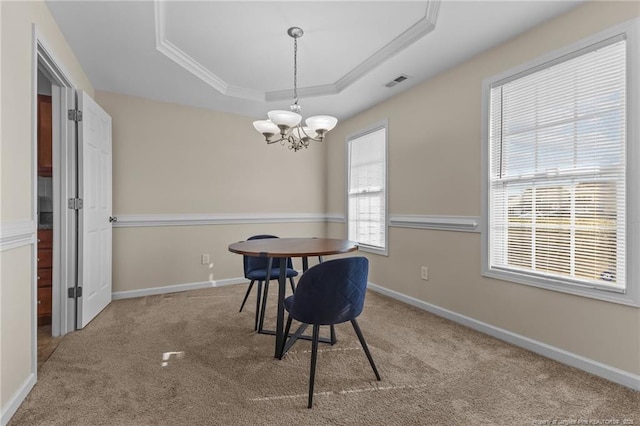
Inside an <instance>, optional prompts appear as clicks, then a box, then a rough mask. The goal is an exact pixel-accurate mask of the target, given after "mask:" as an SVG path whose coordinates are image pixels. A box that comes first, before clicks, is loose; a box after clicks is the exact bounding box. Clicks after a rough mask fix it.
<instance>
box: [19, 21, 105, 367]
mask: <svg viewBox="0 0 640 426" xmlns="http://www.w3.org/2000/svg"><path fill="white" fill-rule="evenodd" d="M33 34H34V38H33V40H34V44H33V53H34V54H33V73H32V77H33V80H32V83H33V86H32V87H33V88H34V89H33V91H32V96H33V114H32V116H33V123H32V129H33V152H34V156H33V163H32V164H33V181H32V182H33V188H32V191H33V192H32V208H33V217H34V218H38V220H37V222H38V224H39V225H40V226H39V229H38V231H47V230H49V229H47V228H50V231H51V232H50V233H49V234H47V233H46V232H42V233H41V235H40V236H39V238H38V240H37V241H36V244H35V245H34V250H33V259H34V262H33V265H34V267H33V277H34V278H33V284H32V285H33V287H32V288H33V294H34V296H33V301H32V312H33V318H34V322H33V328H32V336H31V337H32V355H33V357H32V361H33V363H32V368H33V370H32V371H33V372H34V373H35V372H37V362H36V360H37V358H38V354H37V348H38V329H37V328H38V327H37V326H38V323H40V324H41V325H46V323H47V322H49V321H50V324H51V325H50V327H51V328H50V332H45V333H42V334H41V335H42V337H48V335H49V334H50V335H51V336H52V337H54V338H55V337H58V336H64V335H65V334H67V333H69V332H71V331H74V330H77V329H80V328H83V327H84V326H85V325H87V324H88V323H89V322H90V321H91V320H92V319H93V318H94V317H95V316H96V315H97V314H98V313H100V312H101V311H102V310H103V309H104V308H105V307H106V306H107V305H108V304H109V303H110V302H111V297H112V283H111V257H112V254H111V239H112V222H113V221H114V220H115V219H114V218H113V217H112V196H111V173H112V167H111V162H112V138H111V117H110V116H109V115H108V114H107V113H106V112H105V111H104V110H103V109H102V108H100V106H99V105H98V104H97V103H96V102H95V101H94V100H93V99H92V98H91V97H90V96H89V95H87V94H86V93H85V92H83V91H82V90H76V89H75V85H74V84H73V83H72V81H71V80H70V79H69V78H68V77H67V75H66V74H65V73H64V72H63V70H62V69H61V68H60V67H59V66H58V65H57V62H56V61H55V60H54V58H53V57H52V56H51V54H50V53H49V52H50V50H49V49H47V48H46V42H45V41H44V40H43V39H42V38H41V37H40V36H39V34H38V32H37V29H36V28H35V25H34V27H33ZM39 76H40V79H41V81H42V85H43V86H46V88H47V89H48V88H49V87H50V92H51V93H50V96H49V95H44V94H38V90H37V87H38V77H39ZM45 90H46V89H45ZM49 105H50V106H49ZM48 111H50V113H49V112H48ZM83 113H84V114H83ZM49 115H50V117H51V120H50V126H48V122H46V120H43V121H42V122H40V121H39V116H40V117H41V118H45V116H46V117H48V116H49ZM39 127H41V129H39ZM49 127H50V134H51V138H50V145H46V143H47V142H46V137H44V138H43V139H42V140H43V141H45V142H42V141H41V143H40V145H39V143H38V135H42V136H45V133H46V134H47V135H48V132H49V130H48V129H49ZM39 130H40V132H39ZM48 146H50V147H51V148H50V150H49V151H48V150H47V148H48ZM49 159H50V161H49ZM40 197H42V198H40ZM40 255H42V258H40ZM39 258H40V259H39ZM40 272H42V274H43V275H39V273H40ZM46 274H50V275H51V280H50V283H51V284H50V286H48V283H47V280H45V279H42V278H43V277H44V276H46ZM38 277H39V278H40V279H38ZM83 293H84V295H83ZM49 297H50V299H51V305H50V306H51V308H50V312H49V311H48V310H47V309H48V306H49V305H48V301H46V300H45V299H46V298H49ZM39 306H43V308H42V310H41V311H39V310H38V307H39ZM49 315H50V316H49Z"/></svg>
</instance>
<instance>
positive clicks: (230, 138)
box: [96, 91, 326, 291]
mask: <svg viewBox="0 0 640 426" xmlns="http://www.w3.org/2000/svg"><path fill="white" fill-rule="evenodd" d="M96 100H97V101H98V103H99V104H100V105H101V106H102V107H103V108H104V109H105V110H106V111H107V113H109V114H110V115H111V117H112V119H113V211H114V214H115V215H116V216H118V215H120V216H122V215H158V214H164V215H168V214H171V215H173V214H238V215H242V214H244V213H248V214H251V213H254V214H255V213H272V214H278V213H307V214H308V213H318V214H322V213H324V211H325V198H324V197H325V193H326V191H325V181H324V176H325V156H326V154H325V151H326V148H325V146H324V145H321V144H312V145H311V147H310V148H308V149H306V150H302V151H299V152H293V151H290V150H289V149H287V148H286V147H283V146H280V145H269V146H267V144H266V143H265V142H264V139H263V137H262V136H261V135H260V134H258V133H257V132H256V131H255V130H254V129H253V125H252V121H253V119H250V118H248V117H243V116H239V115H234V114H227V113H219V112H214V111H209V110H204V109H199V108H193V107H186V106H181V105H176V104H169V103H163V102H156V101H151V100H146V99H141V98H135V97H131V96H124V95H119V94H114V93H107V92H100V91H98V92H97V93H96ZM260 233H271V234H276V235H279V236H318V235H324V233H325V225H324V223H296V224H263V225H211V226H177V227H145V228H116V229H115V231H114V241H113V253H114V258H113V260H114V262H113V271H114V273H113V288H114V291H127V290H136V289H143V288H150V287H158V286H164V285H175V284H184V283H191V282H202V281H208V280H210V279H225V278H236V277H241V276H242V268H241V264H242V263H241V259H240V256H237V255H233V254H231V253H229V252H228V251H227V246H228V245H229V244H230V243H232V242H235V241H239V240H244V239H246V238H247V237H249V236H251V235H253V234H260ZM203 253H207V254H210V255H211V261H212V262H213V267H212V268H208V267H207V266H202V265H201V264H200V255H201V254H203ZM210 277H213V278H210Z"/></svg>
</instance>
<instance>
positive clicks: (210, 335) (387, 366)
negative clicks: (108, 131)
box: [10, 285, 640, 426]
mask: <svg viewBox="0 0 640 426" xmlns="http://www.w3.org/2000/svg"><path fill="white" fill-rule="evenodd" d="M245 289H246V287H245V286H244V285H239V286H230V287H223V288H212V289H206V290H198V291H192V292H185V293H178V294H173V295H164V296H150V297H144V298H138V299H130V300H120V301H116V302H113V303H112V304H111V305H110V306H109V307H108V308H107V309H106V310H105V311H104V312H102V313H101V314H100V315H99V316H98V317H97V318H96V319H95V320H94V321H93V322H92V323H91V324H89V326H88V327H86V328H85V329H84V330H82V331H79V332H76V333H72V334H70V335H68V336H67V337H65V338H64V339H63V341H62V343H61V344H60V346H59V347H58V349H57V350H56V351H55V353H54V354H53V355H52V356H51V357H50V358H49V360H48V361H47V362H46V363H45V364H44V365H43V366H42V368H41V369H40V372H39V377H38V383H37V385H36V386H35V388H34V389H33V391H32V392H31V394H30V395H29V396H28V398H27V399H26V401H25V402H24V403H23V405H22V407H21V408H20V409H19V410H18V412H17V413H16V415H15V416H14V418H13V420H12V421H11V422H10V424H11V425H13V426H17V425H41V424H47V425H49V424H51V425H112V424H113V425H235V424H239V425H245V424H246V425H322V424H368V425H410V424H424V425H489V424H498V425H534V424H567V425H568V424H635V425H640V393H639V392H634V391H632V390H629V389H627V388H624V387H622V386H619V385H615V384H613V383H610V382H608V381H606V380H603V379H600V378H597V377H595V376H592V375H589V374H587V373H584V372H581V371H579V370H576V369H573V368H570V367H566V366H564V365H562V364H559V363H556V362H554V361H551V360H548V359H545V358H543V357H540V356H538V355H535V354H533V353H531V352H528V351H526V350H523V349H520V348H517V347H514V346H511V345H509V344H506V343H503V342H501V341H499V340H496V339H493V338H491V337H488V336H486V335H483V334H480V333H477V332H475V331H472V330H470V329H467V328H465V327H462V326H460V325H457V324H455V323H452V322H449V321H447V320H444V319H441V318H439V317H436V316H434V315H431V314H429V313H426V312H424V311H421V310H418V309H415V308H412V307H409V306H406V305H404V304H402V303H400V302H397V301H395V300H392V299H389V298H386V297H384V296H380V295H378V294H376V293H371V292H369V293H368V295H367V301H366V305H365V311H364V313H363V315H362V316H361V317H360V326H361V328H362V330H363V333H364V335H365V338H366V339H367V342H368V344H369V347H370V349H371V352H372V355H373V357H374V360H375V361H376V364H377V366H378V370H379V371H380V374H381V375H382V382H376V381H375V378H374V375H373V372H372V371H371V368H370V366H369V364H368V363H367V359H366V357H365V355H364V353H363V351H362V349H361V348H360V347H359V345H358V343H357V338H356V336H355V334H354V332H353V329H352V328H351V326H350V325H349V324H342V325H339V326H337V327H336V331H337V334H338V343H337V344H336V345H335V346H334V347H331V346H329V345H326V344H321V345H320V349H321V350H322V352H321V353H320V354H319V356H318V370H317V379H316V396H315V400H314V403H315V405H314V408H313V409H312V410H308V409H307V408H306V402H307V383H308V382H307V381H308V374H309V356H310V355H309V352H308V351H309V349H310V344H309V342H307V341H298V343H296V345H295V346H294V347H293V348H292V351H291V352H290V353H289V354H288V355H287V356H286V358H285V359H283V360H282V361H278V360H276V359H274V358H273V348H274V337H272V336H266V335H259V334H255V333H254V332H253V311H252V309H253V306H251V305H252V304H251V303H248V306H247V307H246V308H245V311H244V312H242V313H238V312H237V311H238V308H239V305H240V302H241V300H242V296H243V294H244V291H245ZM272 293H274V292H273V291H272ZM250 300H253V301H255V299H253V295H252V298H251V299H250ZM270 303H271V309H270V312H271V313H273V311H274V310H275V309H274V303H275V301H274V300H273V299H270ZM247 308H248V309H247ZM269 323H271V324H272V323H273V314H272V316H271V318H269ZM327 331H328V330H325V333H326V332H327ZM554 421H555V423H553V422H554ZM580 422H582V423H580ZM585 422H587V423H585ZM596 422H599V423H596Z"/></svg>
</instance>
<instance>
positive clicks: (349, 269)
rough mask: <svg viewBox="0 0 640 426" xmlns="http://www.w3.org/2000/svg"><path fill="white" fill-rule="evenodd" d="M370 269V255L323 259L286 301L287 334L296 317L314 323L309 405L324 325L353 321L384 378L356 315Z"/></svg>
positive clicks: (378, 376) (311, 401)
mask: <svg viewBox="0 0 640 426" xmlns="http://www.w3.org/2000/svg"><path fill="white" fill-rule="evenodd" d="M368 273H369V260H368V259H367V258H366V257H348V258H344V259H337V260H330V261H327V262H324V263H320V264H319V265H316V266H314V267H312V268H310V269H308V270H307V271H306V272H305V273H304V274H302V277H300V280H299V281H298V287H297V288H296V292H295V294H294V295H293V296H289V297H288V298H286V299H285V301H284V306H285V309H286V310H287V311H288V312H289V317H288V319H287V325H286V328H285V334H284V335H285V336H288V335H289V331H290V329H291V320H292V319H295V320H297V321H300V322H302V323H305V324H312V325H313V335H312V344H311V372H310V375H309V403H308V405H307V407H308V408H311V407H312V405H313V383H314V380H315V374H316V360H317V357H318V339H319V330H320V326H321V325H333V324H340V323H343V322H347V321H351V324H352V325H353V329H354V330H355V332H356V335H357V336H358V339H359V340H360V344H361V345H362V349H364V353H365V354H366V355H367V359H368V360H369V363H370V364H371V368H372V369H373V372H374V373H375V375H376V379H378V380H380V375H379V374H378V370H377V369H376V365H375V364H374V362H373V358H372V357H371V353H370V352H369V348H368V347H367V343H366V342H365V340H364V336H363V335H362V332H361V331H360V326H359V325H358V322H357V321H356V317H357V316H358V315H360V313H362V308H363V307H364V297H365V293H366V290H367V277H368ZM285 340H286V339H285ZM285 345H286V342H285V344H283V346H282V349H283V350H284V347H285ZM282 352H283V351H281V353H282Z"/></svg>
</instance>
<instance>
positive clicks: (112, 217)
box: [109, 216, 118, 223]
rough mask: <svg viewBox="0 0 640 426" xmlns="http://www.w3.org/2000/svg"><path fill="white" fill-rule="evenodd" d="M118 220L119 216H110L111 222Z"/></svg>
mask: <svg viewBox="0 0 640 426" xmlns="http://www.w3.org/2000/svg"><path fill="white" fill-rule="evenodd" d="M117 221H118V218H117V217H115V216H110V217H109V222H111V223H113V222H117Z"/></svg>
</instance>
